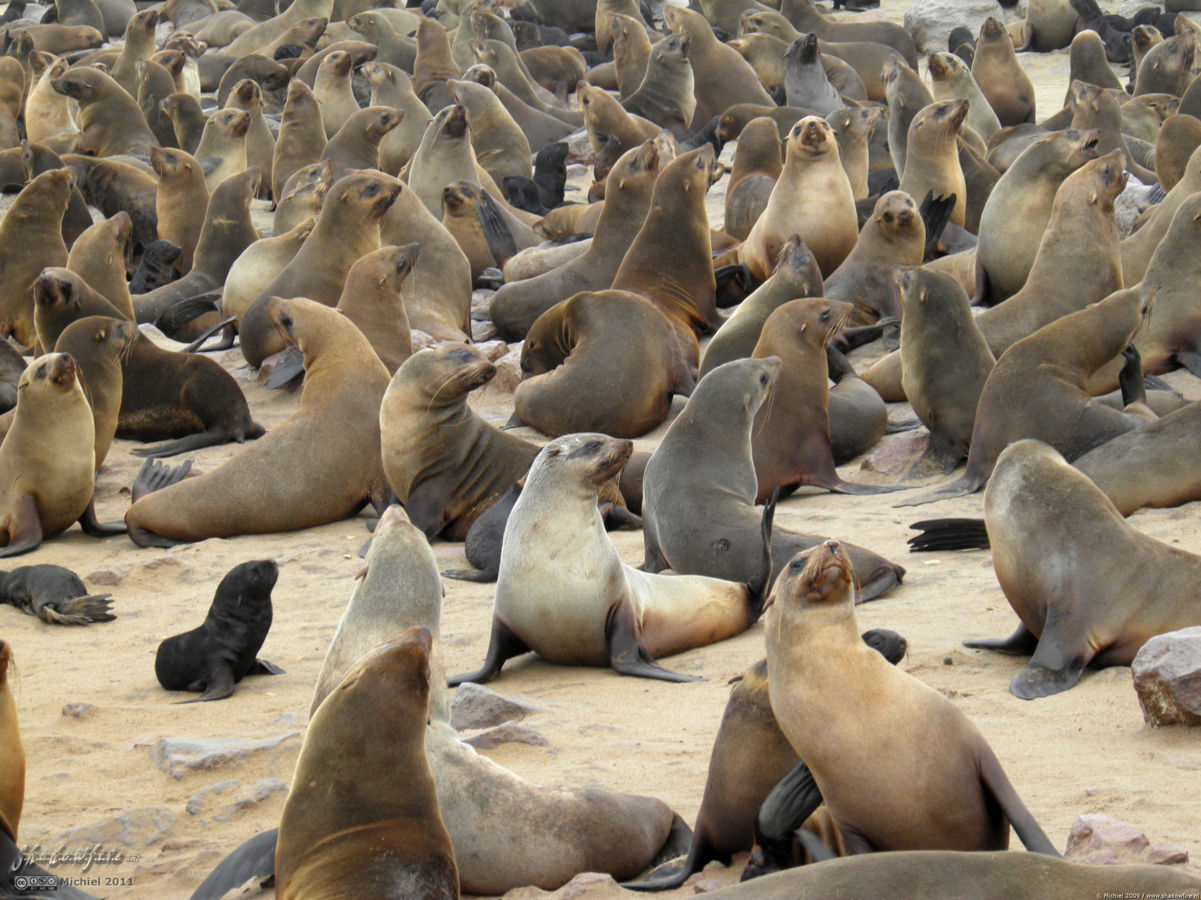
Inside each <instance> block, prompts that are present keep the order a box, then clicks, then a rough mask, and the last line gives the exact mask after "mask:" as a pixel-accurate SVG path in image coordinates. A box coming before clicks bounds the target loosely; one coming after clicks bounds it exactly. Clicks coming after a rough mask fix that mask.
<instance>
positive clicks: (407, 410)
mask: <svg viewBox="0 0 1201 900" xmlns="http://www.w3.org/2000/svg"><path fill="white" fill-rule="evenodd" d="M495 374H496V367H495V366H494V365H493V364H492V363H490V362H489V361H488V360H486V359H484V358H483V356H481V355H480V353H479V352H478V351H476V350H475V349H473V348H471V347H464V346H461V345H455V344H451V343H445V344H439V345H437V346H434V347H427V348H426V349H424V350H420V351H418V352H417V353H414V354H413V355H412V356H410V357H409V358H408V359H407V360H405V361H404V363H402V364H401V366H400V368H398V369H397V370H396V374H395V375H393V376H392V380H391V382H390V383H389V384H388V389H387V391H386V393H385V394H384V398H383V403H382V405H381V406H380V412H379V423H380V430H381V434H382V437H383V466H384V472H385V474H386V475H387V478H388V484H389V485H390V486H391V488H392V490H393V491H395V493H396V497H397V499H398V500H399V501H400V503H401V505H402V506H404V507H405V511H406V513H408V517H409V520H410V521H411V522H412V523H413V524H414V525H415V526H416V527H417V528H419V529H421V531H422V532H424V533H425V534H426V536H427V537H430V538H433V537H435V536H437V535H439V534H441V535H444V536H445V537H446V538H447V539H448V540H456V541H460V540H463V538H464V537H465V536H466V534H467V531H468V529H469V528H470V527H471V524H472V522H474V521H475V520H476V519H477V518H478V517H479V516H480V514H481V513H483V512H484V511H485V510H486V509H488V508H489V507H490V506H491V505H492V504H493V503H495V502H496V501H497V500H498V499H499V498H500V497H501V496H502V495H503V494H504V493H505V492H506V491H507V490H508V489H509V487H510V486H511V485H512V484H513V482H514V481H516V480H517V479H518V478H520V477H521V476H522V475H524V474H525V473H526V471H527V470H528V469H529V467H530V463H531V462H532V461H533V459H534V457H535V456H536V455H537V453H538V448H537V446H535V445H534V444H531V443H529V442H528V441H525V440H522V439H521V438H519V437H517V436H515V435H511V434H506V433H505V432H503V431H500V430H498V429H497V428H496V427H495V426H493V425H490V424H489V423H488V422H486V421H485V420H484V419H482V418H481V417H480V416H479V415H478V414H477V413H475V412H474V411H472V409H471V408H470V407H469V406H468V405H467V395H468V394H469V393H470V392H471V391H473V390H475V389H476V388H477V387H479V386H480V385H483V384H485V383H487V382H488V381H489V380H491V378H492V376H493V375H495Z"/></svg>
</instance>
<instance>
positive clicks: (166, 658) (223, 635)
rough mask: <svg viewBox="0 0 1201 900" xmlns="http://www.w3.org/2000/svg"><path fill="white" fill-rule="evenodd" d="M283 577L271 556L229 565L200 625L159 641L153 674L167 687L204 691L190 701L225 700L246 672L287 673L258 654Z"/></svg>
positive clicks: (269, 626)
mask: <svg viewBox="0 0 1201 900" xmlns="http://www.w3.org/2000/svg"><path fill="white" fill-rule="evenodd" d="M278 577H279V568H278V567H277V566H276V565H275V563H274V562H273V561H272V560H269V559H259V560H253V561H251V562H244V563H242V564H241V565H239V566H234V568H232V569H230V570H229V572H227V573H226V575H225V577H224V578H222V579H221V583H220V584H218V585H217V593H216V594H214V595H213V602H212V604H211V605H210V606H209V611H208V614H207V615H205V617H204V622H202V623H201V625H200V627H199V628H193V629H192V630H191V631H187V632H184V633H183V634H177V635H175V636H174V637H169V638H167V639H166V640H165V641H163V642H162V643H161V644H159V645H158V652H157V653H155V656H154V677H155V678H157V679H158V683H159V684H161V685H162V686H163V688H164V690H168V691H203V692H204V693H202V694H201V695H200V697H199V699H198V700H188V701H184V702H187V703H198V702H202V701H207V700H224V699H225V698H226V697H231V696H233V692H234V685H235V684H237V683H238V682H239V681H241V680H242V679H243V678H245V677H246V676H247V675H280V674H282V672H283V670H282V669H280V668H279V667H278V666H275V665H272V664H271V663H269V662H264V661H263V660H261V659H258V658H257V657H258V652H259V649H260V648H261V647H262V646H263V641H265V640H266V639H267V632H268V631H269V630H270V629H271V615H272V612H271V591H272V589H273V588H274V587H275V581H276V579H277V578H278Z"/></svg>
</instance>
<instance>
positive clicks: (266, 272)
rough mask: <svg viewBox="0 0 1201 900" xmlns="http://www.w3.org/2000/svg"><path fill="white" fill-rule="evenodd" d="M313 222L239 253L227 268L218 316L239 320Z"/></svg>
mask: <svg viewBox="0 0 1201 900" xmlns="http://www.w3.org/2000/svg"><path fill="white" fill-rule="evenodd" d="M315 223H316V219H313V218H309V219H306V220H305V221H303V222H301V223H300V224H298V225H297V226H296V227H295V228H293V229H291V230H290V231H287V232H284V233H283V234H281V235H278V236H275V237H265V238H259V239H258V240H257V241H255V242H254V243H253V244H251V245H250V246H249V247H247V248H246V249H245V250H243V251H242V253H241V254H240V255H239V256H238V258H237V259H236V260H234V264H233V265H232V266H230V267H229V275H228V276H226V279H225V287H224V288H222V290H221V315H222V317H223V318H228V317H230V316H234V317H235V318H238V319H240V318H241V316H242V314H243V313H244V312H246V307H248V306H249V305H250V304H251V302H252V301H253V300H254V298H255V297H257V296H258V295H259V293H260V292H261V291H262V289H263V288H265V287H266V286H267V285H268V284H270V283H271V280H272V279H273V278H275V276H276V275H278V274H279V273H280V272H282V271H283V269H284V266H286V265H287V264H288V263H290V262H291V261H292V257H294V256H295V255H296V253H297V251H298V250H300V248H301V246H303V245H304V242H305V240H307V239H308V236H309V234H310V233H311V232H312V230H313V225H314V224H315Z"/></svg>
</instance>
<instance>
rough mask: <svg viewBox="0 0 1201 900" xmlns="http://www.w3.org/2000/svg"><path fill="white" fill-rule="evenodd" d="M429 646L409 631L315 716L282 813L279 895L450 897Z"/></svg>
mask: <svg viewBox="0 0 1201 900" xmlns="http://www.w3.org/2000/svg"><path fill="white" fill-rule="evenodd" d="M432 642H433V638H432V637H431V636H430V633H429V631H428V630H427V629H425V628H421V627H415V628H410V629H409V630H408V631H406V632H405V633H404V634H402V635H401V636H400V637H399V638H397V639H396V640H394V641H391V642H390V643H387V644H385V645H384V646H382V647H380V648H379V649H377V650H376V651H375V652H373V653H372V654H371V655H369V656H367V657H366V658H365V659H363V660H362V661H361V662H360V663H359V664H358V665H357V666H355V667H354V668H353V669H352V670H351V671H350V673H349V674H348V675H347V676H346V677H345V678H344V679H343V680H342V684H341V685H340V686H339V688H338V690H336V691H335V692H334V693H333V694H332V695H331V696H329V697H327V698H326V700H325V702H324V703H322V704H321V706H320V707H319V708H318V709H317V712H316V714H315V715H314V716H313V720H312V721H311V722H310V723H309V727H308V730H307V731H306V732H305V736H304V745H303V746H302V747H301V748H300V757H299V758H298V759H297V760H296V773H295V775H294V776H293V777H292V790H291V792H290V793H289V794H288V800H287V802H286V803H285V804H284V811H283V814H282V815H281V817H280V823H279V843H278V846H277V847H276V848H275V871H276V880H277V886H276V896H277V897H279V898H288V900H299V898H315V897H330V898H333V897H338V896H342V897H346V896H358V897H366V896H370V897H421V898H426V900H458V897H459V871H458V867H457V866H456V865H455V855H454V848H453V847H451V844H450V835H449V834H447V832H446V825H445V824H443V822H442V814H441V811H440V810H439V809H438V795H437V793H435V791H434V779H433V777H432V775H431V774H430V765H429V761H428V760H427V759H426V751H425V724H426V722H427V721H428V718H429V699H430V661H429V654H430V647H431V644H432ZM348 742H353V746H354V753H352V754H349V753H346V752H345V750H346V748H347V746H348ZM380 772H387V773H389V774H390V776H391V777H387V778H382V779H381V778H377V777H375V776H376V775H377V774H378V773H380Z"/></svg>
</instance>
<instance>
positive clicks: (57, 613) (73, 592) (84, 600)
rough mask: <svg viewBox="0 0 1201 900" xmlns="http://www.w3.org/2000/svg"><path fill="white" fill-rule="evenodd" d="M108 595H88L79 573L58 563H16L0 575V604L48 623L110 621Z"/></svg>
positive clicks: (75, 623) (85, 623)
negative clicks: (30, 564) (18, 565)
mask: <svg viewBox="0 0 1201 900" xmlns="http://www.w3.org/2000/svg"><path fill="white" fill-rule="evenodd" d="M110 596H111V594H89V593H88V589H87V588H86V587H84V584H83V582H82V581H80V580H79V576H78V575H76V574H75V573H74V572H72V571H71V570H70V569H64V568H63V567H62V566H47V565H43V566H20V567H19V568H16V569H13V570H12V571H11V572H7V573H3V574H0V603H9V604H11V605H13V606H15V607H16V608H17V609H19V610H21V612H25V613H29V614H30V615H31V616H37V617H38V618H39V619H41V620H42V621H43V622H49V623H50V624H51V625H90V624H91V623H92V622H111V621H112V620H113V619H115V618H116V616H114V615H113V614H112V613H111V612H109V611H108V610H109V607H110V606H111V605H112V603H111V602H110V601H109V599H108V598H109V597H110Z"/></svg>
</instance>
